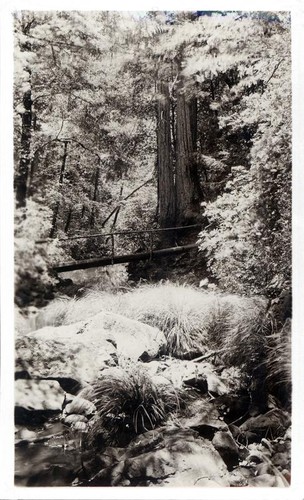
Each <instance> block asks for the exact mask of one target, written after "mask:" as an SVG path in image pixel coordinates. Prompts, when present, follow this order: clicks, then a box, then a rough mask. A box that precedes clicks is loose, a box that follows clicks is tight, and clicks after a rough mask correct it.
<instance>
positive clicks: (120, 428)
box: [92, 363, 183, 446]
mask: <svg viewBox="0 0 304 500" xmlns="http://www.w3.org/2000/svg"><path fill="white" fill-rule="evenodd" d="M93 394H94V404H95V406H96V408H97V415H96V420H95V424H94V426H93V428H92V435H93V436H94V437H96V436H99V437H100V436H103V438H104V440H105V441H106V442H107V444H115V445H118V446H122V445H124V444H125V443H126V442H128V441H129V440H131V439H132V438H133V437H134V436H135V435H137V434H141V433H143V432H145V431H148V430H152V429H154V428H156V427H157V426H158V425H160V424H162V423H163V422H164V421H165V420H166V419H167V418H168V416H169V415H170V414H172V413H174V412H176V411H178V410H179V409H180V405H182V404H183V400H182V398H181V395H180V393H179V392H177V390H176V389H175V388H174V387H173V386H172V385H170V384H166V385H157V386H156V385H155V384H154V383H153V381H152V380H151V377H150V376H149V375H148V374H147V372H146V370H144V369H143V368H142V367H141V366H140V365H136V364H133V363H127V364H126V365H125V366H124V367H116V368H111V369H109V370H107V371H105V372H104V373H103V376H102V379H101V380H99V381H98V382H96V383H95V385H94V393H93Z"/></svg>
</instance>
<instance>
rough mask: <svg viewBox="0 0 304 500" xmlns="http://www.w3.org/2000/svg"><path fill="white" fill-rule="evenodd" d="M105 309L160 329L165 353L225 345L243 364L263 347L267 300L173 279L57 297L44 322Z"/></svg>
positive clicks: (181, 354) (229, 356)
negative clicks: (183, 283)
mask: <svg viewBox="0 0 304 500" xmlns="http://www.w3.org/2000/svg"><path fill="white" fill-rule="evenodd" d="M101 311H109V312H115V313H118V314H121V315H123V316H126V317H128V318H130V319H134V320H137V321H140V322H142V323H146V324H148V325H150V326H153V327H156V328H159V329H160V330H161V331H162V332H163V333H164V334H165V336H166V339H167V345H166V352H165V353H166V354H167V355H171V356H175V357H178V358H191V357H195V356H199V355H200V354H204V353H205V351H206V350H207V349H208V348H214V349H224V350H226V351H227V353H226V360H227V362H228V361H229V364H230V365H232V364H234V363H236V364H237V365H238V366H239V365H240V364H241V363H243V362H244V361H245V360H246V359H247V358H250V359H251V358H253V357H254V351H255V348H260V340H261V339H262V336H263V332H262V330H261V329H260V323H261V321H262V319H263V314H264V311H265V301H264V300H263V299H254V298H244V297H240V296H237V295H221V294H218V293H217V294H216V293H211V292H205V291H202V290H199V289H195V288H193V287H190V286H184V285H183V286H181V285H175V284H174V285H173V284H170V283H165V284H158V285H146V286H141V287H139V288H136V289H132V290H129V291H126V292H124V293H123V292H117V293H116V294H113V293H112V294H111V293H107V292H100V291H96V290H95V291H90V292H88V293H87V294H86V295H85V296H84V297H82V298H79V299H57V300H55V301H53V302H52V303H50V304H49V305H48V306H47V307H46V308H44V310H43V311H42V313H41V315H40V326H44V325H59V324H62V325H66V324H70V323H74V322H76V321H81V320H86V319H88V318H89V317H91V316H93V315H94V314H97V313H99V312H101ZM239 354H241V355H240V356H239Z"/></svg>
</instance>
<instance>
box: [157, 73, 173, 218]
mask: <svg viewBox="0 0 304 500" xmlns="http://www.w3.org/2000/svg"><path fill="white" fill-rule="evenodd" d="M158 93H159V94H160V98H159V101H158V106H157V164H158V220H159V224H160V227H168V226H169V227H170V226H172V225H174V224H175V187H174V170H173V159H172V152H171V124H170V107H171V103H170V95H169V86H168V83H166V82H159V83H158Z"/></svg>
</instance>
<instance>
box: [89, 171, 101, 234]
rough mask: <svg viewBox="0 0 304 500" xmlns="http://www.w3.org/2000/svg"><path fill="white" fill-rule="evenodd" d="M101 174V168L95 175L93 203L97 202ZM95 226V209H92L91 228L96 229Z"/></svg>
mask: <svg viewBox="0 0 304 500" xmlns="http://www.w3.org/2000/svg"><path fill="white" fill-rule="evenodd" d="M99 174H100V168H99V167H97V168H96V173H95V180H94V194H93V201H97V193H98V182H99ZM94 225H95V207H92V210H91V216H90V227H94Z"/></svg>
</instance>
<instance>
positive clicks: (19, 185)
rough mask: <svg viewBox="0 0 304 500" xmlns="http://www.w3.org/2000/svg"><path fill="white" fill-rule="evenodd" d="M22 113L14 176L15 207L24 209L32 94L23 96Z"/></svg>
mask: <svg viewBox="0 0 304 500" xmlns="http://www.w3.org/2000/svg"><path fill="white" fill-rule="evenodd" d="M23 106H24V111H23V113H22V129H21V151H20V161H19V168H18V171H17V173H16V176H15V191H16V207H17V208H24V207H25V206H26V197H27V180H28V175H29V168H30V162H31V156H30V154H31V137H32V93H31V90H30V89H29V90H27V91H26V92H25V93H24V94H23Z"/></svg>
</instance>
